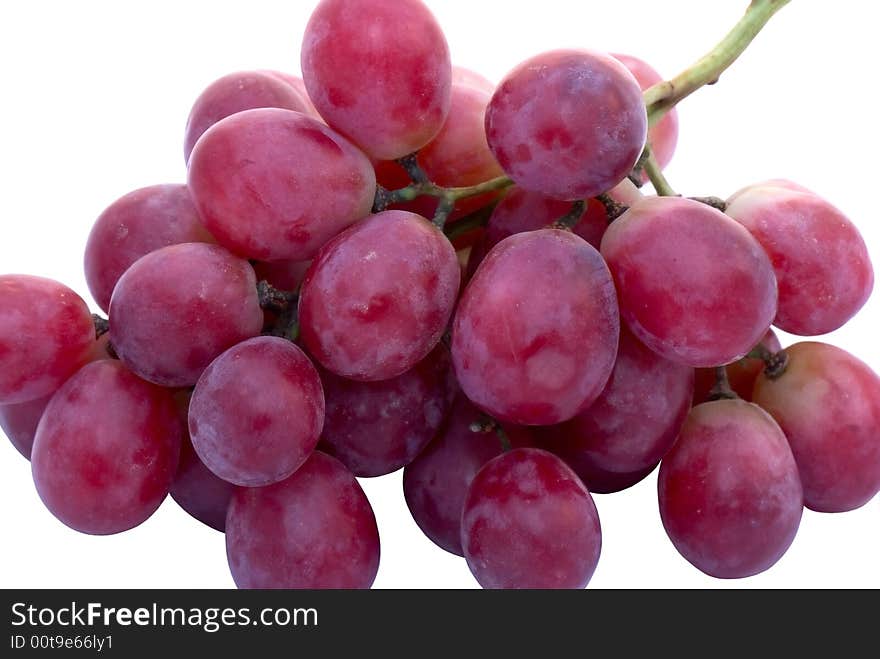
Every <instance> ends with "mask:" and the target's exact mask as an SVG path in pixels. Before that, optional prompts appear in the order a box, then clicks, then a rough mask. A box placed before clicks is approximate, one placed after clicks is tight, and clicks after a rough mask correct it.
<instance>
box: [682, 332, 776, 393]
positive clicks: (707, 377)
mask: <svg viewBox="0 0 880 659" xmlns="http://www.w3.org/2000/svg"><path fill="white" fill-rule="evenodd" d="M761 345H762V346H764V347H765V348H767V350H769V351H770V352H772V353H777V352H779V351H780V350H782V345H781V344H780V343H779V339H778V338H777V336H776V333H775V332H774V331H773V330H772V329H771V330H767V334H765V335H764V338H763V339H761ZM763 370H764V362H763V360H761V359H750V358H749V357H743V358H742V359H740V360H739V361H736V362H733V363H732V364H728V365H727V367H726V371H727V380H728V382H729V383H730V388H731V389H733V391H734V393H735V394H736V395H737V396H739V397H740V398H742V399H743V400H745V401H748V402H751V400H752V390H753V389H754V388H755V380H757V379H758V375H760V374H761V371H763ZM694 375H695V378H694V405H699V404H700V403H705V402H706V401H707V400H709V393H710V392H711V390H712V387H714V386H715V369H714V368H698V369H696V372H695V374H694Z"/></svg>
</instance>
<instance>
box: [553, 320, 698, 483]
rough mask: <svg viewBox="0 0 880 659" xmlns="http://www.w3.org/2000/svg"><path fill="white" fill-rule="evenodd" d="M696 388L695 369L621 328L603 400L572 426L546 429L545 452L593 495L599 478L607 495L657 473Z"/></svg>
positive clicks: (678, 429) (689, 405) (682, 422)
mask: <svg viewBox="0 0 880 659" xmlns="http://www.w3.org/2000/svg"><path fill="white" fill-rule="evenodd" d="M693 382H694V374H693V369H691V368H689V367H687V366H684V365H682V364H676V363H674V362H670V361H669V360H667V359H664V358H663V357H661V356H660V355H658V354H656V353H654V352H653V351H651V350H649V349H648V348H647V347H646V346H645V345H643V344H642V343H641V342H640V341H639V340H638V339H636V338H635V337H634V336H633V335H632V333H630V332H629V330H627V329H626V327H625V326H624V327H621V332H620V344H619V348H618V351H617V360H616V361H615V363H614V370H613V371H612V372H611V378H610V379H609V380H608V384H607V385H606V386H605V389H604V390H603V391H602V393H601V394H600V396H599V398H597V399H596V402H594V403H593V404H592V405H591V406H590V407H589V408H587V409H586V410H585V411H583V412H581V413H580V414H578V415H577V416H576V417H574V418H573V419H571V420H570V421H567V422H566V423H563V424H561V425H559V426H553V427H551V428H547V429H543V432H542V437H543V438H544V442H543V443H542V444H541V446H542V448H545V449H547V450H549V451H552V452H553V453H556V454H557V455H559V456H560V457H561V458H562V459H563V460H565V461H566V462H567V463H568V465H569V466H570V467H571V468H572V469H574V470H575V472H576V473H577V474H578V476H580V478H581V480H583V481H584V484H585V485H586V486H587V488H588V489H589V490H590V491H591V492H592V491H593V489H594V483H593V480H594V479H593V478H592V476H593V475H594V473H595V474H596V476H597V478H596V479H595V481H596V483H595V484H596V485H597V486H599V487H598V488H597V489H606V488H605V487H602V485H603V481H607V480H610V479H611V477H612V476H613V475H615V474H617V475H622V476H623V475H627V474H633V475H635V474H638V473H641V472H644V471H645V470H646V469H648V470H651V469H653V467H654V465H656V464H657V463H658V462H659V461H660V459H661V458H662V457H663V456H664V455H666V453H667V452H668V451H669V449H670V448H672V445H673V444H674V443H675V440H676V438H677V437H678V433H679V431H680V430H681V427H682V425H683V424H684V420H685V418H686V417H687V414H688V411H689V410H690V407H691V400H692V399H693V386H694V385H693ZM628 480H630V479H629V478H624V479H623V481H622V482H626V481H628ZM639 480H641V479H639ZM606 487H607V486H606Z"/></svg>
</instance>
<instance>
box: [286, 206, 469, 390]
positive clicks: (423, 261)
mask: <svg viewBox="0 0 880 659" xmlns="http://www.w3.org/2000/svg"><path fill="white" fill-rule="evenodd" d="M460 277H461V273H460V268H459V265H458V260H457V258H456V256H455V250H454V249H453V247H452V245H450V243H449V241H448V240H447V239H446V237H445V236H444V235H443V233H442V232H441V231H439V230H438V229H437V228H436V227H434V226H433V225H432V224H431V223H430V222H428V221H427V220H425V219H424V218H423V217H420V216H418V215H414V214H413V213H408V212H406V211H385V212H383V213H379V214H377V215H372V216H370V217H368V218H366V219H364V220H362V221H361V222H359V223H357V224H356V225H354V226H353V227H351V228H350V229H348V230H347V231H345V232H343V233H342V234H340V235H339V236H337V237H336V238H334V239H333V240H332V241H330V242H329V243H327V244H326V245H325V246H324V247H323V248H322V249H321V251H320V252H319V254H318V255H317V256H316V257H315V260H314V262H313V263H312V266H311V268H310V269H309V271H308V273H307V274H306V279H305V282H303V286H302V292H301V295H300V298H299V321H300V333H301V338H302V341H303V344H304V345H305V346H306V348H307V349H308V351H309V353H310V354H311V355H312V356H313V357H314V358H315V359H316V360H317V361H318V362H320V363H321V365H322V366H323V367H324V368H326V369H327V370H328V371H331V372H333V373H335V374H336V375H341V376H342V377H345V378H349V379H352V380H387V379H389V378H393V377H396V376H398V375H400V374H401V373H403V372H405V371H407V370H409V369H410V368H412V367H413V366H415V365H416V364H417V363H418V362H419V361H421V360H422V359H423V358H424V357H425V356H427V354H428V353H429V352H430V351H431V350H432V349H433V348H434V346H435V345H437V343H438V342H439V341H440V337H441V336H442V335H443V332H444V331H445V330H446V325H447V323H448V322H449V317H450V316H451V314H452V308H453V306H454V304H455V299H456V296H457V295H458V286H459V280H460Z"/></svg>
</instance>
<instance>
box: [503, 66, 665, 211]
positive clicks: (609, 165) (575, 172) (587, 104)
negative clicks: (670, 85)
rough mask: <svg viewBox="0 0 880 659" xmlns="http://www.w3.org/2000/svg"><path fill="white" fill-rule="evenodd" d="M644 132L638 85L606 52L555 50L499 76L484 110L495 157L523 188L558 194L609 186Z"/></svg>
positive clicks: (625, 169)
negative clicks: (502, 78)
mask: <svg viewBox="0 0 880 659" xmlns="http://www.w3.org/2000/svg"><path fill="white" fill-rule="evenodd" d="M647 131H648V118H647V114H646V112H645V104H644V102H643V101H642V91H641V89H639V84H638V82H636V79H635V78H634V77H633V75H632V74H631V73H630V72H629V71H628V70H627V68H626V67H625V66H624V65H623V64H621V63H620V62H618V61H617V60H616V59H614V58H613V57H611V56H610V55H606V54H604V53H598V52H594V51H588V50H555V51H552V52H548V53H543V54H541V55H537V56H536V57H533V58H531V59H529V60H526V61H525V62H523V63H522V64H520V65H519V66H517V67H516V68H515V69H514V70H513V71H511V72H510V73H509V74H508V75H507V77H506V78H505V79H504V80H502V81H501V84H500V85H499V86H498V89H497V90H496V91H495V95H494V96H493V97H492V101H491V102H490V103H489V108H488V109H487V110H486V136H487V137H488V139H489V146H490V147H491V148H492V151H493V153H494V154H495V157H496V158H497V159H498V162H499V163H500V164H501V167H502V168H504V171H506V172H507V173H508V174H509V175H510V177H511V178H512V179H513V180H514V181H516V182H517V184H518V185H520V186H521V187H523V188H526V189H527V190H532V191H534V192H540V193H541V194H543V195H546V196H548V197H554V198H556V199H562V200H574V199H586V198H587V197H595V196H596V195H598V194H601V193H603V192H607V191H608V190H610V189H611V188H613V187H614V186H615V185H617V184H618V183H620V181H622V180H623V179H624V178H626V176H627V175H628V174H629V173H630V172H631V171H632V169H633V167H634V166H635V164H636V162H637V161H638V159H639V156H640V155H641V153H642V149H643V148H644V146H645V139H646V137H647Z"/></svg>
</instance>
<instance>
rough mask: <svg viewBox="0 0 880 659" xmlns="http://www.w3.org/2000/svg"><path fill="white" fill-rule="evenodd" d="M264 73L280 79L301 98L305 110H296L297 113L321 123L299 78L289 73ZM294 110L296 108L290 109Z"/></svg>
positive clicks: (304, 85) (269, 71) (267, 71)
mask: <svg viewBox="0 0 880 659" xmlns="http://www.w3.org/2000/svg"><path fill="white" fill-rule="evenodd" d="M264 73H268V74H269V75H273V76H275V77H276V78H280V79H281V80H283V81H284V82H286V83H287V84H288V85H290V86H291V87H293V88H294V89H295V90H296V91H298V92H299V94H300V96H302V100H303V102H304V103H305V106H306V109H305V110H298V112H302V113H303V114H307V115H309V116H310V117H315V118H316V119H318V120H320V121H323V119H321V115H320V114H318V110H317V109H315V105H314V103H312V99H310V98H309V93H308V92H307V91H306V83H305V82H304V81H303V79H302V78H300V77H299V76H295V75H293V74H291V73H285V72H283V71H271V70H265V71H264ZM291 109H293V110H296V108H291Z"/></svg>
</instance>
